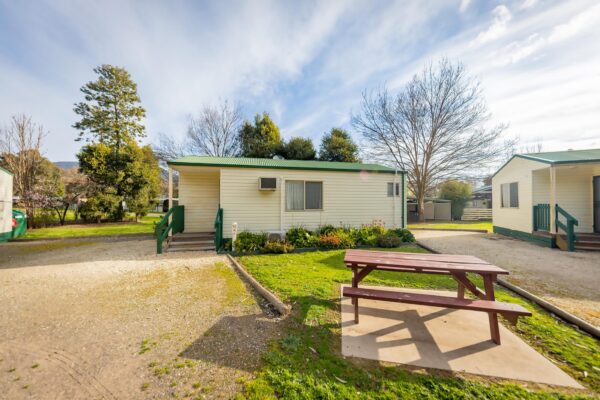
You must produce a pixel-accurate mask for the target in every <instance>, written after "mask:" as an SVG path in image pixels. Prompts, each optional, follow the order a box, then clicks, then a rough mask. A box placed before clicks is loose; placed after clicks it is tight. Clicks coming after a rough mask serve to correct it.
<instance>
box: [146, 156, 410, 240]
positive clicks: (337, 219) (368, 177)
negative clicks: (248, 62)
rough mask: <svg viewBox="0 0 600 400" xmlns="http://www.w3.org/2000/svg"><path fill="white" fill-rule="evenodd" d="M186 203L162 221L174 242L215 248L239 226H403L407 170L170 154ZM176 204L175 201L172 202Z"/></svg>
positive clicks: (278, 229)
mask: <svg viewBox="0 0 600 400" xmlns="http://www.w3.org/2000/svg"><path fill="white" fill-rule="evenodd" d="M167 164H168V168H169V198H170V199H172V198H173V183H172V182H173V179H172V176H173V171H177V173H178V174H179V185H178V190H179V196H178V197H179V201H178V205H177V206H175V207H171V208H170V210H169V212H168V217H167V218H168V224H167V223H166V220H165V222H164V225H165V227H164V229H162V228H161V227H160V226H159V230H158V231H157V235H158V248H157V250H158V252H162V249H163V243H162V242H163V240H161V236H162V239H164V241H165V242H166V244H167V247H168V248H169V247H170V248H171V249H172V250H173V249H176V248H182V249H183V248H186V247H189V248H193V249H206V250H208V249H214V248H215V246H216V247H217V249H218V247H220V246H221V244H222V242H223V240H224V239H230V238H232V236H233V235H234V231H237V232H241V231H251V232H265V233H271V234H274V235H279V236H283V235H285V232H286V231H287V230H289V229H290V228H292V227H297V226H302V227H305V228H307V229H316V228H318V227H319V226H321V225H326V224H332V225H335V226H340V225H344V226H353V227H357V226H361V225H365V224H371V223H373V222H374V221H381V222H383V223H384V224H385V226H386V227H389V228H392V227H404V226H405V221H406V210H405V206H404V204H405V203H406V201H405V197H406V190H405V173H404V172H403V171H397V170H394V169H392V168H389V167H385V166H382V165H377V164H360V163H342V162H327V161H296V160H277V159H257V158H237V157H205V156H189V157H183V158H178V159H175V160H171V161H169V162H168V163H167ZM169 204H172V202H171V201H170V203H169Z"/></svg>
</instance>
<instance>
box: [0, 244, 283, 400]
mask: <svg viewBox="0 0 600 400" xmlns="http://www.w3.org/2000/svg"><path fill="white" fill-rule="evenodd" d="M155 246H156V244H155V242H154V241H152V240H128V241H93V240H64V241H53V242H45V243H41V242H34V243H11V244H7V245H2V246H1V247H0V252H1V255H2V256H1V257H0V287H1V288H2V290H1V291H0V304H2V307H1V308H0V332H1V333H2V335H1V336H0V393H1V394H0V397H2V398H10V399H21V398H22V399H25V398H28V399H29V398H34V399H63V398H69V399H117V398H118V399H147V398H174V397H178V398H183V397H188V396H189V397H190V398H195V397H201V398H230V397H232V396H233V395H234V394H235V393H236V392H237V391H239V390H240V386H241V382H243V380H245V379H249V378H251V377H252V376H253V372H254V371H255V370H256V368H257V367H258V364H259V360H260V354H261V353H262V351H263V350H265V348H266V345H267V342H268V340H269V339H270V338H272V337H275V336H276V335H277V334H278V329H279V328H278V324H277V323H276V320H275V319H273V318H271V317H268V316H267V315H265V314H264V313H263V311H262V309H261V307H260V306H259V304H258V301H259V300H258V299H257V298H255V296H254V295H253V293H252V292H250V291H249V290H248V289H247V288H246V286H245V285H244V284H243V282H242V281H241V280H240V279H239V277H238V276H237V275H236V273H235V272H234V271H233V270H232V268H231V267H230V266H229V265H228V264H226V262H225V259H224V258H223V257H220V256H216V255H214V254H213V255H209V256H207V255H204V256H202V255H199V254H198V253H178V254H167V255H162V256H157V255H155V254H154V252H155Z"/></svg>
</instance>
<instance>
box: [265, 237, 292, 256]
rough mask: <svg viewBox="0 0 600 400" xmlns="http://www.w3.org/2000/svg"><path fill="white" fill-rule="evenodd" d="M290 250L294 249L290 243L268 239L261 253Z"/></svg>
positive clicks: (276, 252) (288, 251) (280, 252)
mask: <svg viewBox="0 0 600 400" xmlns="http://www.w3.org/2000/svg"><path fill="white" fill-rule="evenodd" d="M292 251H294V246H293V245H292V244H291V243H288V242H282V241H280V240H276V241H268V242H267V243H266V244H265V247H264V249H263V253H273V254H285V253H290V252H292Z"/></svg>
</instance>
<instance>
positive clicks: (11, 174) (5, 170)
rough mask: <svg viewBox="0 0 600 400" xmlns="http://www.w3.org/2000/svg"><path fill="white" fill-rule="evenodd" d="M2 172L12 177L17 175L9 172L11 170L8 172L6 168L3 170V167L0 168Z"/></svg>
mask: <svg viewBox="0 0 600 400" xmlns="http://www.w3.org/2000/svg"><path fill="white" fill-rule="evenodd" d="M0 171H4V172H6V173H7V174H9V175H10V176H15V174H13V173H12V172H10V171H9V170H7V169H6V168H2V167H0Z"/></svg>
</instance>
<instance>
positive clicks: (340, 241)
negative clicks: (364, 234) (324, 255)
mask: <svg viewBox="0 0 600 400" xmlns="http://www.w3.org/2000/svg"><path fill="white" fill-rule="evenodd" d="M355 245H356V242H355V241H354V239H353V238H352V236H351V235H350V233H348V232H345V231H344V230H341V229H340V230H336V231H333V232H331V233H328V234H326V235H321V236H320V237H319V247H324V248H326V249H347V248H350V247H354V246H355Z"/></svg>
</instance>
